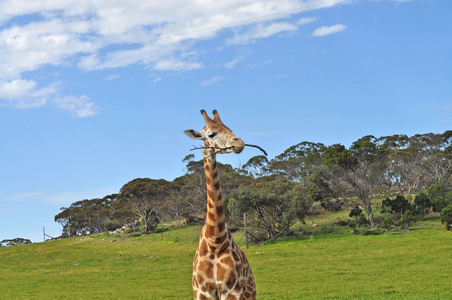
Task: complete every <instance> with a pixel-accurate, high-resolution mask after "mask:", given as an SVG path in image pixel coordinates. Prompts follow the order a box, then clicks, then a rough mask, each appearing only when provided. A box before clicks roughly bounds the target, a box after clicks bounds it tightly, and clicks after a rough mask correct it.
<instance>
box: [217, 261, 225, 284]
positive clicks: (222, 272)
mask: <svg viewBox="0 0 452 300" xmlns="http://www.w3.org/2000/svg"><path fill="white" fill-rule="evenodd" d="M227 271H228V270H227V269H226V268H225V267H223V266H222V265H221V264H217V276H216V279H217V281H223V280H224V278H225V277H226V272H227Z"/></svg>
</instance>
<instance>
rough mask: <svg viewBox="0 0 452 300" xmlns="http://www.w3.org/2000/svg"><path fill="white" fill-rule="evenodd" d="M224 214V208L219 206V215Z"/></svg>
mask: <svg viewBox="0 0 452 300" xmlns="http://www.w3.org/2000/svg"><path fill="white" fill-rule="evenodd" d="M223 213H224V208H223V206H217V215H222V214H223Z"/></svg>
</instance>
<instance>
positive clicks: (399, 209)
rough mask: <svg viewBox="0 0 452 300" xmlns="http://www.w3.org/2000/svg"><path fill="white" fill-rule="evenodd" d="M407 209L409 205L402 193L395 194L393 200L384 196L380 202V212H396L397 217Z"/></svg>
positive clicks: (409, 207)
mask: <svg viewBox="0 0 452 300" xmlns="http://www.w3.org/2000/svg"><path fill="white" fill-rule="evenodd" d="M409 210H411V205H410V203H409V202H408V200H407V199H406V198H405V197H404V196H403V195H397V196H396V197H395V198H394V199H393V200H391V199H389V198H386V199H385V200H383V201H382V203H381V212H382V213H393V214H398V217H399V219H400V218H401V217H402V215H403V214H404V213H405V212H407V211H409Z"/></svg>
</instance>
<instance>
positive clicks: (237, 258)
mask: <svg viewBox="0 0 452 300" xmlns="http://www.w3.org/2000/svg"><path fill="white" fill-rule="evenodd" d="M232 256H234V260H235V261H237V262H239V261H240V256H239V255H238V254H237V251H232Z"/></svg>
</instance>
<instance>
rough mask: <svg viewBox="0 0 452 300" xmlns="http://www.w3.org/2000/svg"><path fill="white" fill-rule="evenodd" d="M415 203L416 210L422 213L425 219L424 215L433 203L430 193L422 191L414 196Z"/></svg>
mask: <svg viewBox="0 0 452 300" xmlns="http://www.w3.org/2000/svg"><path fill="white" fill-rule="evenodd" d="M414 205H415V207H416V211H417V212H418V213H420V214H421V216H422V219H424V215H425V214H428V212H429V210H430V208H431V207H432V205H433V203H432V201H431V200H430V197H429V196H428V194H427V193H426V192H420V193H419V194H418V195H416V197H415V198H414Z"/></svg>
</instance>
